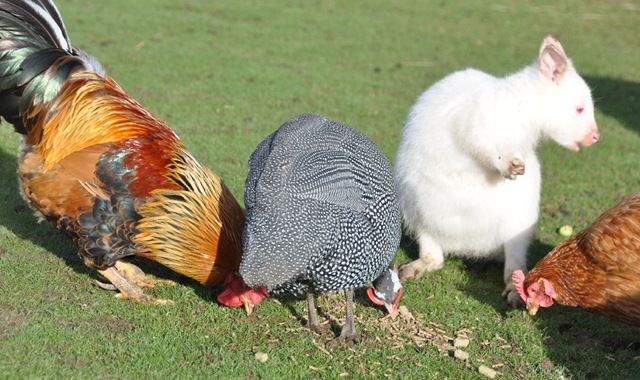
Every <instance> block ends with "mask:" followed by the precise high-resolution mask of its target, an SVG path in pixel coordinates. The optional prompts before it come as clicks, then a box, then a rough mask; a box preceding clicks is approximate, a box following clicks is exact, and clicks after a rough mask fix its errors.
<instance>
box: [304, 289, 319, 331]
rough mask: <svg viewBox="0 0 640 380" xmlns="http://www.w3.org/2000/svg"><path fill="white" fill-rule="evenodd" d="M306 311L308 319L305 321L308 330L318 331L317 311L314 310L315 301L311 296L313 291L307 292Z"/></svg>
mask: <svg viewBox="0 0 640 380" xmlns="http://www.w3.org/2000/svg"><path fill="white" fill-rule="evenodd" d="M307 312H308V313H309V319H308V321H307V327H308V328H309V330H312V331H315V332H317V333H320V324H319V323H318V312H317V311H316V301H315V299H314V298H313V293H311V292H308V293H307Z"/></svg>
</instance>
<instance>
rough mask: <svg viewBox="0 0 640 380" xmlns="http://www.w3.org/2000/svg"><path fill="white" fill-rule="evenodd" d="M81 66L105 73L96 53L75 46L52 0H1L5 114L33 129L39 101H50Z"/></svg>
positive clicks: (0, 86)
mask: <svg viewBox="0 0 640 380" xmlns="http://www.w3.org/2000/svg"><path fill="white" fill-rule="evenodd" d="M78 71H92V72H95V73H97V74H98V75H100V76H103V77H104V76H105V75H106V74H105V69H104V67H102V65H101V64H100V63H99V62H98V61H97V60H96V59H95V58H93V57H92V56H90V55H88V54H87V53H85V52H83V51H81V50H78V49H75V48H74V47H72V46H71V43H70V41H69V37H68V35H67V31H66V29H65V26H64V23H63V22H62V18H61V17H60V13H59V12H58V9H57V8H56V6H55V4H54V3H53V2H52V1H50V0H0V116H2V117H4V118H5V120H7V121H8V122H9V123H11V124H13V126H14V128H15V129H16V131H17V132H19V133H22V134H25V135H28V134H29V133H30V132H31V130H32V129H33V125H34V124H35V123H36V122H37V116H36V115H34V114H35V112H33V110H34V108H35V107H39V106H42V105H44V104H47V103H48V102H50V101H51V100H52V99H53V98H54V97H55V96H56V95H57V94H58V92H59V91H60V89H61V87H62V86H63V85H64V83H65V81H66V80H67V78H68V77H69V76H70V75H72V74H73V73H75V72H78Z"/></svg>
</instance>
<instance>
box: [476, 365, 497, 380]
mask: <svg viewBox="0 0 640 380" xmlns="http://www.w3.org/2000/svg"><path fill="white" fill-rule="evenodd" d="M478 372H480V373H481V374H482V375H485V376H486V377H488V378H490V379H495V378H496V374H497V372H496V371H494V370H493V369H491V368H489V367H487V366H486V365H481V366H480V367H478Z"/></svg>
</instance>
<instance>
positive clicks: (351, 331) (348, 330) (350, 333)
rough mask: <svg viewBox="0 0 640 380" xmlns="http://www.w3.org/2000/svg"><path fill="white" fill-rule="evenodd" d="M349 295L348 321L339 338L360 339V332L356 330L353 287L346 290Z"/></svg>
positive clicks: (355, 340)
mask: <svg viewBox="0 0 640 380" xmlns="http://www.w3.org/2000/svg"><path fill="white" fill-rule="evenodd" d="M345 294H346V296H347V321H346V322H345V324H344V326H343V327H342V332H340V337H339V339H349V340H352V341H354V342H358V341H360V334H358V333H357V332H356V327H355V324H354V321H353V289H351V290H347V291H345Z"/></svg>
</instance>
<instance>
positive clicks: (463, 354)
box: [453, 350, 469, 360]
mask: <svg viewBox="0 0 640 380" xmlns="http://www.w3.org/2000/svg"><path fill="white" fill-rule="evenodd" d="M453 356H454V357H455V358H456V359H460V360H468V359H469V354H468V353H467V352H465V351H462V350H455V351H454V352H453Z"/></svg>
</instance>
